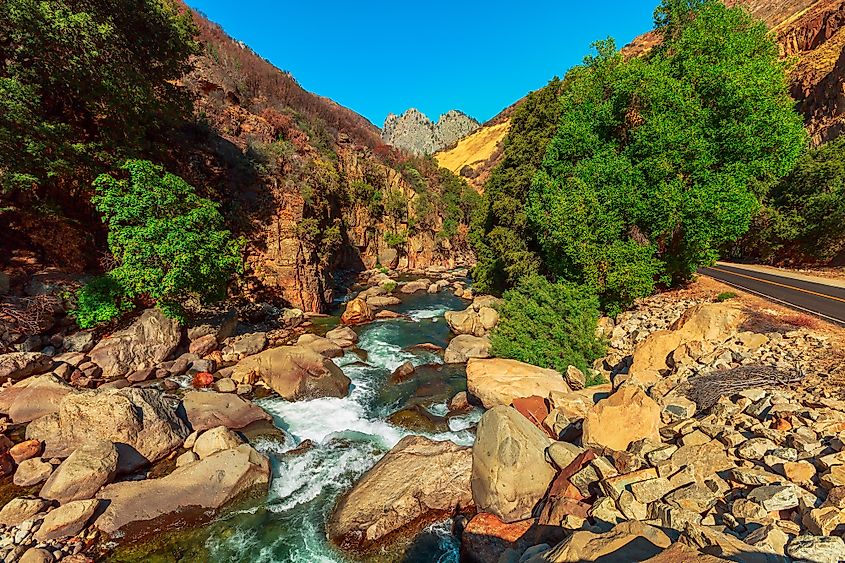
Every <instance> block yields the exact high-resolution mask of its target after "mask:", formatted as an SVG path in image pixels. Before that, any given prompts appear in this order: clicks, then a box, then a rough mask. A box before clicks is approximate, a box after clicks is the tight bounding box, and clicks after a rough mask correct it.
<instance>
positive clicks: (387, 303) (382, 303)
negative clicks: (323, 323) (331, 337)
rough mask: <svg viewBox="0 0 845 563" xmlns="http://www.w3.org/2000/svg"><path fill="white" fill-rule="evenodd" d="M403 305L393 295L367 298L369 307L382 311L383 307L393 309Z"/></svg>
mask: <svg viewBox="0 0 845 563" xmlns="http://www.w3.org/2000/svg"><path fill="white" fill-rule="evenodd" d="M400 303H402V300H401V299H399V298H398V297H394V296H392V295H373V296H371V297H367V305H369V306H370V307H374V308H376V309H380V308H382V307H391V306H393V305H399V304H400ZM346 324H360V323H346Z"/></svg>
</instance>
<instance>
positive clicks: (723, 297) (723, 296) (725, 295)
mask: <svg viewBox="0 0 845 563" xmlns="http://www.w3.org/2000/svg"><path fill="white" fill-rule="evenodd" d="M735 297H736V293H734V292H733V291H723V292H722V293H720V294H719V295H717V296H716V301H718V302H719V303H724V302H725V301H730V300H731V299H733V298H735Z"/></svg>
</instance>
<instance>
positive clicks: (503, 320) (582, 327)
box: [491, 275, 605, 372]
mask: <svg viewBox="0 0 845 563" xmlns="http://www.w3.org/2000/svg"><path fill="white" fill-rule="evenodd" d="M499 314H500V318H499V324H498V325H497V326H496V328H495V329H494V331H493V334H492V337H491V343H492V352H493V354H494V355H495V356H499V357H502V358H512V359H514V360H519V361H521V362H526V363H529V364H533V365H536V366H542V367H547V368H553V369H556V370H558V371H561V372H563V371H564V370H566V368H567V367H568V366H570V365H573V366H575V367H577V368H579V369H580V370H582V371H586V370H587V369H588V368H590V367H591V366H592V364H593V361H595V360H596V359H597V358H600V357H601V356H602V355H604V352H605V345H604V342H602V341H601V340H600V339H599V338H597V337H596V328H597V324H598V319H599V301H598V299H597V298H596V296H595V294H594V293H592V292H591V291H590V289H589V288H587V287H585V286H577V285H574V284H569V283H553V282H550V281H548V280H547V279H546V278H544V277H543V276H540V275H532V276H528V277H526V278H523V280H522V281H521V282H520V283H519V285H517V286H516V287H515V288H513V289H511V290H509V291H506V292H505V294H504V303H503V304H502V305H501V307H500V309H499Z"/></svg>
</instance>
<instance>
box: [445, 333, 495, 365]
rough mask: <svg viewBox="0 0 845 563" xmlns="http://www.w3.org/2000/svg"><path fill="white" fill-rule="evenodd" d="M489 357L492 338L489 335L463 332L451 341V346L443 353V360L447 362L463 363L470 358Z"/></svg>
mask: <svg viewBox="0 0 845 563" xmlns="http://www.w3.org/2000/svg"><path fill="white" fill-rule="evenodd" d="M489 357H490V339H489V338H488V337H487V336H472V335H471V334H461V335H460V336H456V337H455V338H453V339H452V340H450V341H449V346H448V347H447V348H446V352H445V353H444V354H443V361H444V362H446V363H447V364H462V363H464V362H466V361H467V360H469V359H470V358H481V359H483V358H489Z"/></svg>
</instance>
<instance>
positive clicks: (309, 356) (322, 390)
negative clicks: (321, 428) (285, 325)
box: [232, 346, 351, 401]
mask: <svg viewBox="0 0 845 563" xmlns="http://www.w3.org/2000/svg"><path fill="white" fill-rule="evenodd" d="M232 379H233V380H235V381H237V382H239V383H255V382H256V381H257V380H259V379H261V380H263V381H264V382H265V383H266V384H267V385H269V386H270V387H271V388H272V389H273V390H274V391H275V392H276V393H278V394H279V395H281V396H282V397H283V398H285V399H287V400H289V401H296V400H299V399H315V398H318V397H345V396H346V395H347V394H349V385H350V383H351V381H350V379H349V378H348V377H346V375H344V373H343V372H342V371H341V370H340V368H339V367H337V366H336V365H335V364H334V363H333V362H332V361H331V360H329V359H328V358H325V357H323V356H322V355H321V354H319V353H318V352H315V351H314V350H313V349H311V348H308V347H305V346H280V347H279V348H272V349H270V350H265V351H264V352H262V353H260V354H256V355H255V356H250V357H249V358H247V359H245V360H243V361H242V362H240V363H239V364H238V365H236V366H235V369H234V371H233V372H232Z"/></svg>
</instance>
